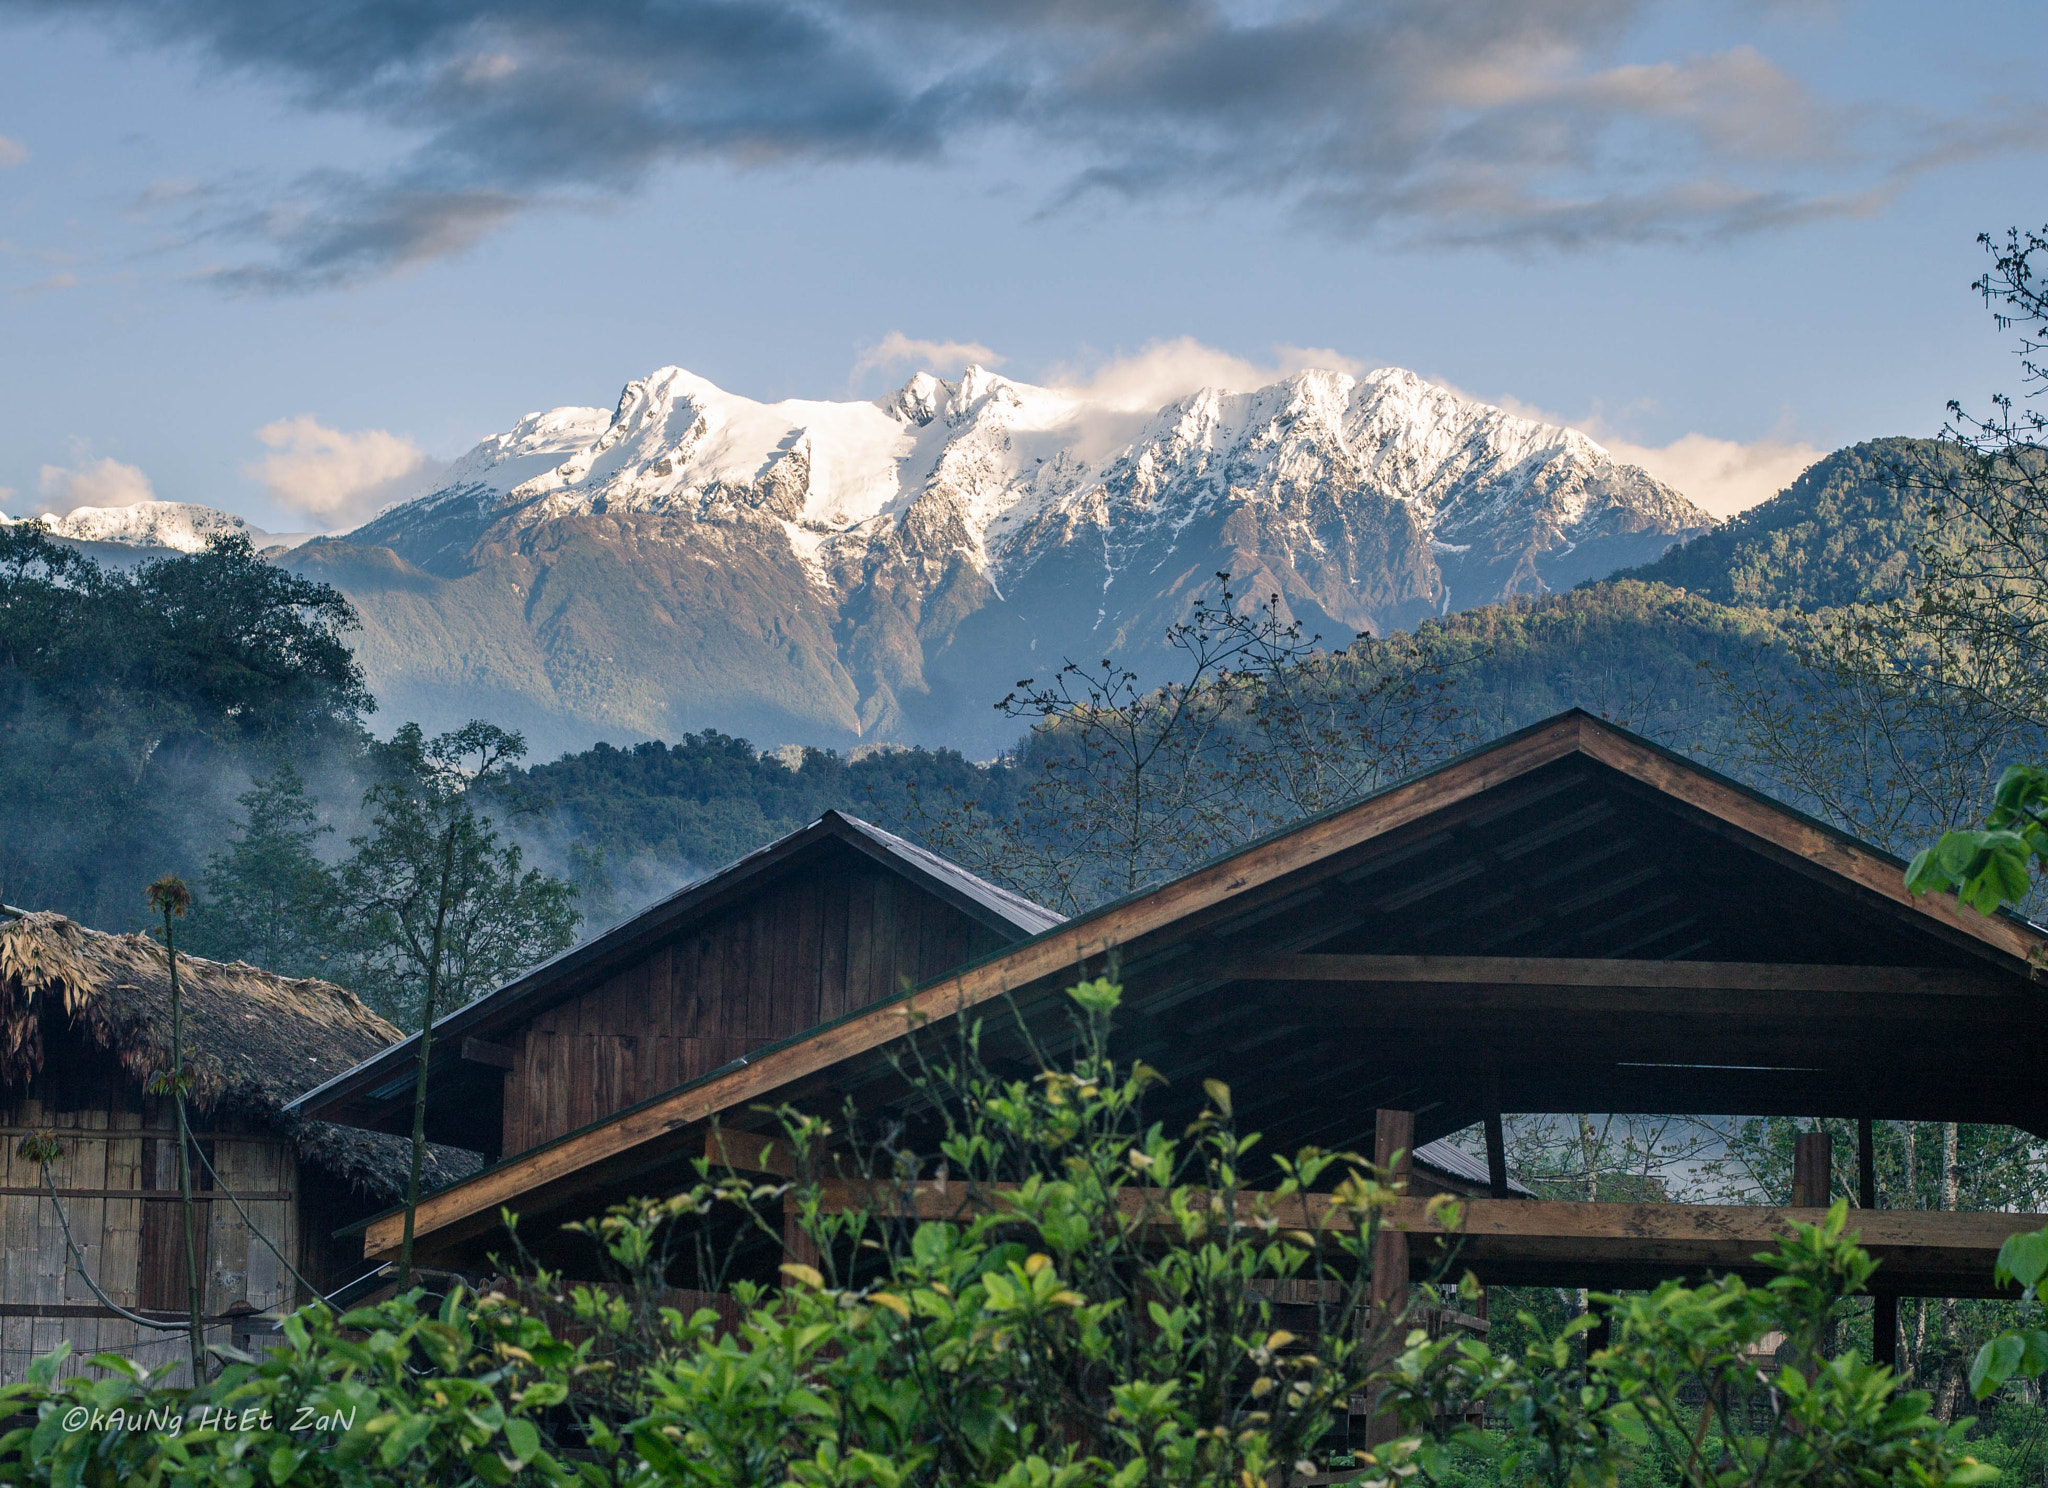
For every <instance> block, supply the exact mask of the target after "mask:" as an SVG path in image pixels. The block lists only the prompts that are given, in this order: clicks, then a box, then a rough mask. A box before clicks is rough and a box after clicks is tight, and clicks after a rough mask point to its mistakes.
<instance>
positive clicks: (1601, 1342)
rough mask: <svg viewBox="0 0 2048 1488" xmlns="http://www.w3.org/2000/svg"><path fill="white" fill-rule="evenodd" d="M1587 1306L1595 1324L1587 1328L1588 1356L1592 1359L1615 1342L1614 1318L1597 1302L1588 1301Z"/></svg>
mask: <svg viewBox="0 0 2048 1488" xmlns="http://www.w3.org/2000/svg"><path fill="white" fill-rule="evenodd" d="M1586 1306H1587V1309H1588V1310H1589V1311H1590V1312H1591V1313H1592V1314H1593V1326H1592V1327H1590V1328H1588V1329H1587V1330H1586V1357H1587V1358H1588V1359H1591V1358H1592V1357H1593V1355H1595V1354H1597V1353H1599V1352H1600V1350H1602V1349H1604V1348H1606V1347H1607V1346H1608V1345H1609V1344H1610V1343H1612V1342H1614V1319H1613V1318H1612V1317H1611V1316H1609V1314H1608V1311H1607V1309H1606V1308H1604V1307H1602V1306H1601V1305H1600V1304H1599V1303H1597V1302H1588V1303H1587V1304H1586Z"/></svg>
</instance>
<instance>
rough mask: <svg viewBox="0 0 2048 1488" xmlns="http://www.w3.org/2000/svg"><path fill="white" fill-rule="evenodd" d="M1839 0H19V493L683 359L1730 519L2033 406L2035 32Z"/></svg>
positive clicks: (35, 505)
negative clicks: (1997, 243) (1158, 402)
mask: <svg viewBox="0 0 2048 1488" xmlns="http://www.w3.org/2000/svg"><path fill="white" fill-rule="evenodd" d="M2039 20H2040V14H2039V9H2038V0H2034V3H2021V0H2014V3H1999V0H1985V3H1980V4H1977V5H1974V6H1972V7H1969V9H1968V11H1967V15H1966V16H1965V14H1964V13H1963V12H1961V11H1957V10H1954V9H1952V8H1950V7H1946V6H1932V5H1927V4H1924V3H1919V4H1912V3H1898V4H1875V3H1859V0H1781V3H1770V0H1721V3H1716V4H1700V5H1685V4H1656V3H1650V0H1642V3H1632V0H1378V3H1374V0H1353V3H1348V4H1346V3H1327V0H1299V3H1297V0H1209V3H1198V0H1187V3H1183V0H1004V3H998V4H992V3H983V0H943V3H940V0H760V3H731V0H606V3H603V4H589V3H582V0H505V3H498V4H491V5H484V4H478V3H474V0H406V3H393V0H295V3H293V4H289V5H287V4H282V3H279V0H44V3H37V0H0V408H4V410H5V412H4V417H0V490H4V491H5V492H6V494H5V495H0V509H4V510H7V511H9V512H15V513H20V512H25V511H32V510H37V509H52V510H59V511H61V510H67V509H69V508H70V507H72V506H76V505H82V504H117V503H121V502H126V501H133V500H137V499H146V498H147V497H149V496H151V495H154V496H156V497H158V498H162V499H173V500H189V501H201V502H206V503H209V504H212V505H217V506H221V507H225V508H227V509H229V510H232V511H237V512H241V513H243V514H245V515H247V516H248V517H249V518H250V519H251V520H253V521H255V522H257V523H258V524H259V525H261V526H264V527H267V528H269V529H271V530H273V531H284V530H305V529H309V528H312V529H327V528H335V527H341V526H346V525H349V524H350V523H351V522H353V521H355V520H359V519H360V517H361V516H362V515H363V514H365V513H366V512H367V511H369V510H372V509H374V508H375V506H377V505H378V504H380V503H382V502H383V501H386V500H389V499H392V498H393V497H395V496H399V495H404V494H409V493H410V492H411V491H413V490H416V489H418V488H419V487H420V486H421V484H422V483H423V482H425V481H427V480H429V479H430V478H431V475H432V473H433V471H434V470H435V469H436V468H437V466H438V463H439V462H442V461H445V460H446V459H448V458H450V457H452V456H454V455H456V454H459V453H460V452H461V451H462V450H463V449H465V448H466V447H467V446H468V445H469V444H470V443H472V442H474V441H475V440H476V439H477V438H479V437H481V436H482V435H485V434H487V433H491V432H494V431H496V430H499V429H502V428H504V427H506V426H508V425H509V424H510V423H511V422H512V421H513V420H514V419H516V418H517V417H518V416H520V415H521V414H523V413H525V412H527V411H529V410H533V409H539V408H545V407H552V406H555V405H559V404H564V403H595V404H606V405H608V404H609V403H610V402H611V401H612V400H613V399H614V398H615V397H616V395H617V392H618V389H619V387H620V385H621V384H622V383H624V382H625V381H626V380H627V379H629V378H631V377H635V376H638V375H641V374H643V373H645V372H647V371H649V370H650V369H652V368H654V367H656V366H659V365H662V364H665V363H670V362H673V363H679V364H681V365H683V366H686V367H689V368H690V369H692V370H693V371H696V372H698V373H701V374H702V375H704V376H707V377H709V378H711V379H713V380H714V381H716V382H719V383H720V384H722V385H724V386H726V387H728V388H731V389H733V390H735V391H738V392H742V393H746V394H749V395H751V396H754V397H760V398H778V397H788V396H807V397H836V396H849V395H862V396H872V395H874V394H877V393H879V392H881V391H882V390H884V389H885V388H886V387H888V386H889V385H891V384H892V383H894V382H896V381H899V380H900V379H901V378H902V377H904V376H906V375H907V374H908V373H910V372H911V371H914V370H916V369H917V368H919V367H920V366H929V367H930V368H931V369H932V370H935V371H939V372H941V373H951V372H955V371H957V370H958V368H959V366H960V365H961V364H962V363H963V362H964V361H966V360H969V359H972V360H979V361H983V362H985V363H988V364H990V365H997V366H1000V368H1001V369H1002V370H1003V371H1004V372H1006V373H1009V374H1011V375H1014V376H1019V377H1023V378H1027V379H1032V380H1041V381H1060V382H1070V383H1093V384H1095V385H1097V386H1098V387H1100V388H1102V389H1104V390H1105V391H1109V392H1114V393H1115V394H1117V395H1118V396H1120V397H1123V398H1125V399H1142V398H1146V397H1152V396H1154V395H1157V396H1158V397H1160V398H1162V399H1163V398H1164V397H1167V396H1171V395H1173V394H1174V393H1176V392H1179V391H1183V390H1185V389H1186V388H1187V387H1190V386H1193V385H1197V384H1199V383H1202V382H1224V383H1233V382H1235V383H1242V382H1245V381H1248V380H1252V379H1256V378H1258V377H1261V376H1270V375H1272V374H1274V373H1275V372H1280V371H1287V370H1292V369H1294V368H1297V367H1300V366H1304V365H1315V364H1325V365H1332V364H1334V365H1342V366H1347V367H1367V366H1373V365H1380V364H1386V363H1393V364H1397V365H1401V366H1406V367H1410V368H1413V369H1415V370H1416V371H1419V372H1421V373H1423V374H1424V375H1425V376H1428V377H1431V378H1434V379H1436V380H1439V381H1443V382H1446V383H1449V384H1451V385H1453V386H1456V387H1457V388H1459V389H1461V390H1463V391H1465V392H1467V393H1470V394H1473V395H1476V396H1480V397H1484V398H1486V399H1489V400H1491V401H1496V402H1501V403H1506V404H1508V405H1509V406H1513V407H1516V408H1520V409H1526V410H1530V411H1540V412H1542V413H1544V414H1546V415H1549V416H1553V417H1559V418H1563V419H1566V420H1569V421H1571V422H1574V423H1576V424H1578V425H1580V426H1581V427H1584V428H1586V429H1588V430H1589V432H1591V433H1593V434H1594V435H1595V436H1596V437H1598V438H1601V439H1603V440H1604V441H1606V442H1607V443H1608V444H1609V445H1610V447H1614V448H1616V449H1617V450H1618V451H1619V452H1621V453H1623V454H1625V455H1627V456H1628V457H1629V458H1633V459H1638V460H1641V461H1642V462H1643V463H1645V464H1648V465H1649V466H1650V468H1651V469H1652V470H1654V471H1656V472H1657V473H1658V474H1660V475H1662V476H1664V477H1665V478H1666V479H1667V480H1671V481H1672V482H1673V483H1674V484H1676V485H1678V486H1679V487H1680V488H1681V489H1683V490H1685V491H1687V492H1688V494H1691V495H1693V496H1694V497H1695V499H1699V500H1701V501H1703V502H1704V503H1706V504H1708V505H1709V506H1711V507H1713V508H1715V509H1717V510H1722V511H1727V510H1731V509H1733V508H1735V507H1737V506H1739V505H1741V504H1742V503H1744V502H1746V501H1748V500H1753V499H1756V498H1757V497H1760V496H1762V495H1765V494H1768V493H1769V492H1770V491H1771V490H1773V489H1775V487H1776V486H1777V484H1779V483H1780V482H1782V480H1784V479H1785V478H1787V477H1788V476H1789V475H1790V474H1792V473H1793V472H1795V471H1796V470H1797V468H1798V467H1799V465H1800V463H1801V462H1802V461H1803V460H1805V459H1809V458H1811V457H1812V456H1813V455H1814V454H1815V453H1817V452H1819V451H1823V450H1826V449H1830V448H1833V447H1836V446H1838V445H1841V444H1844V443H1849V442H1852V441H1854V440H1857V439H1861V438H1867V437H1871V436H1874V435H1880V434H1889V433H1897V432H1920V433H1925V432H1932V431H1933V430H1934V429H1936V428H1937V427H1938V426H1939V425H1940V422H1941V417H1942V407H1943V404H1944V403H1945V402H1946V400H1947V399H1949V398H1951V397H1961V398H1964V399H1966V400H1978V399H1981V398H1982V397H1983V396H1984V395H1985V394H1987V393H1988V392H1990V391H1993V390H1995V389H1998V388H2001V387H2004V386H2009V385H2010V384H2011V382H2012V377H2011V371H2012V366H2011V357H2010V354H2009V351H2008V347H2007V343H2005V342H2004V341H2002V340H2001V339H2000V338H1999V337H1998V335H1997V334H1996V332H1995V331H1994V330H1993V329H1992V327H1991V325H1990V322H1989V318H1988V317H1987V316H1986V314H1985V313H1984V310H1983V308H1982V306H1981V304H1980V303H1979V302H1978V301H1977V300H1976V298H1975V297H1973V296H1972V295H1971V293H1970V292H1969V283H1970V281H1971V279H1972V278H1973V277H1974V276H1975V275H1976V274H1977V272H1978V271H1979V266H1980V257H1981V255H1980V252H1979V250H1978V249H1977V248H1976V247H1975V245H1974V239H1975V236H1976V234H1977V233H1979V232H1980V231H1986V230H1999V229H2002V228H2003V227H2005V226H2007V225H2009V224H2013V223H2027V224H2035V225H2038V224H2040V223H2041V222H2042V221H2043V220H2044V219H2048V189H2044V188H2048V153H2044V146H2048V88H2044V87H2043V85H2042V82H2041V79H2042V77H2043V76H2044V69H2043V66H2042V64H2043V61H2044V57H2048V28H2043V27H2042V26H2041V25H2040V24H2039Z"/></svg>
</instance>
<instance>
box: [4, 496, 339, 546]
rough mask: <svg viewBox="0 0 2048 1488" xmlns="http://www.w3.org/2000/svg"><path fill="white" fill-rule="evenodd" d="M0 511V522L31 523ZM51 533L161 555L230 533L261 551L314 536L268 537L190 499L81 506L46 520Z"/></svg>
mask: <svg viewBox="0 0 2048 1488" xmlns="http://www.w3.org/2000/svg"><path fill="white" fill-rule="evenodd" d="M29 520H32V519H31V518H27V517H9V516H7V515H6V514H5V513H0V522H22V521H29ZM42 520H43V522H44V523H45V524H46V525H47V526H48V528H49V531H50V535H51V536H52V537H58V538H62V539H64V540H65V541H66V542H73V543H93V544H104V545H106V546H108V547H112V548H144V549H153V550H156V551H159V552H170V553H197V552H199V551H201V550H202V549H204V548H205V546H206V544H207V543H208V542H209V541H210V540H211V539H213V538H215V537H218V536H220V535H221V534H223V533H232V534H236V535H239V536H242V537H246V538H248V539H249V541H250V542H251V543H253V544H254V545H255V546H256V548H257V550H258V551H259V552H260V551H261V550H263V549H264V548H270V547H296V546H298V544H300V543H302V542H304V541H305V540H306V539H307V538H308V537H310V536H312V534H311V533H303V532H301V533H270V532H265V531H264V530H263V529H262V528H261V527H252V526H250V525H249V523H248V522H246V521H244V520H243V519H242V518H241V517H238V516H235V515H233V514H232V513H229V512H224V511H216V510H215V509H214V508H212V507H210V506H200V505H198V504H196V503H194V502H190V501H138V502H136V503H135V504H134V505H133V506H80V507H74V508H73V509H72V510H70V511H68V512H66V513H64V515H62V516H60V517H44V518H43V519H42Z"/></svg>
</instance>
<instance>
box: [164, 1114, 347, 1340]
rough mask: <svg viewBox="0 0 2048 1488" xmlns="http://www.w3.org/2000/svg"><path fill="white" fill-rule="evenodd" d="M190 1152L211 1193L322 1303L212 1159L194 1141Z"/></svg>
mask: <svg viewBox="0 0 2048 1488" xmlns="http://www.w3.org/2000/svg"><path fill="white" fill-rule="evenodd" d="M178 1114H179V1116H181V1117H185V1097H183V1096H182V1095H181V1096H179V1097H178ZM185 1129H186V1130H187V1131H190V1130H191V1129H192V1122H191V1119H190V1118H189V1117H185ZM192 1150H193V1151H194V1152H197V1153H198V1154H199V1161H200V1162H201V1163H203V1164H205V1166H206V1176H207V1177H209V1178H211V1179H212V1180H213V1191H214V1192H215V1193H224V1194H226V1195H227V1196H228V1202H229V1203H230V1204H233V1205H234V1206H235V1213H237V1214H239V1215H241V1216H242V1223H243V1224H244V1225H245V1226H247V1227H248V1230H249V1233H250V1234H252V1235H254V1236H255V1237H256V1238H257V1239H258V1240H261V1241H262V1242H263V1245H264V1248H265V1249H266V1250H268V1251H269V1252H270V1253H271V1254H272V1255H274V1256H276V1257H277V1263H278V1264H279V1265H280V1266H282V1267H284V1268H285V1270H287V1271H289V1272H291V1274H292V1277H293V1279H294V1280H296V1281H297V1282H298V1284H299V1285H300V1286H302V1287H304V1288H305V1289H306V1290H307V1291H309V1292H311V1293H312V1294H313V1295H314V1296H316V1297H320V1300H321V1301H322V1302H325V1301H326V1300H327V1299H326V1298H325V1297H321V1296H320V1288H318V1287H316V1286H314V1285H313V1283H312V1282H310V1281H308V1280H306V1276H305V1273H304V1272H302V1271H301V1270H299V1268H298V1267H297V1266H294V1265H293V1264H292V1263H291V1262H290V1261H288V1260H286V1259H285V1255H284V1252H283V1251H281V1250H279V1249H278V1248H277V1247H276V1246H275V1245H272V1244H271V1243H270V1237H269V1236H268V1235H266V1234H264V1233H263V1231H262V1230H261V1229H259V1228H258V1227H257V1224H256V1221H255V1220H253V1219H251V1218H250V1217H249V1211H248V1210H247V1209H244V1208H243V1207H242V1201H241V1200H240V1199H238V1198H236V1197H235V1191H234V1190H233V1189H232V1188H229V1187H228V1186H227V1185H226V1184H225V1183H223V1182H221V1178H220V1174H219V1172H217V1171H216V1170H215V1168H214V1166H213V1159H212V1158H210V1157H208V1156H207V1155H206V1149H205V1148H204V1147H203V1146H201V1145H200V1144H199V1143H198V1142H196V1141H195V1142H193V1144H192Z"/></svg>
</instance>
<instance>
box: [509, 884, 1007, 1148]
mask: <svg viewBox="0 0 2048 1488" xmlns="http://www.w3.org/2000/svg"><path fill="white" fill-rule="evenodd" d="M1001 943H1002V940H1001V937H999V936H998V935H997V934H996V932H995V931H993V930H990V929H988V928H987V927H986V926H984V925H981V924H980V923H978V922H977V921H975V920H972V919H970V918H969V917H968V916H967V915H965V914H963V913H961V912H960V911H959V910H957V909H955V908H953V907H952V906H951V905H950V904H947V903H946V902H944V901H943V900H941V899H938V898H936V897H935V896H933V895H932V894H930V893H928V892H926V891H925V890H924V889H921V888H919V887H918V886H916V885H915V884H912V883H910V882H909V881H908V880H906V879H904V878H901V877H899V876H898V875H896V874H894V873H891V872H888V871H887V870H885V869H882V868H879V867H875V866H872V865H869V864H868V863H866V862H865V861H864V860H861V859H858V858H857V857H855V855H853V854H851V853H849V854H847V860H846V861H844V862H841V863H838V864H835V865H833V866H831V867H829V868H825V869H822V870H813V871H807V872H801V873H794V874H791V875H790V876H789V877H787V878H784V879H783V880H781V881H780V882H778V883H775V884H772V885H769V886H768V887H766V888H764V889H763V890H761V891H760V892H759V893H757V894H755V895H753V896H752V897H750V898H749V899H747V900H746V901H744V902H743V903H740V904H737V905H734V906H732V907H731V908H729V909H727V910H725V911H722V912H720V913H718V914H716V915H714V916H712V917H710V918H709V919H707V920H705V921H704V922H702V923H700V924H698V925H696V926H694V927H692V928H691V929H690V930H689V931H687V932H686V933H684V934H682V935H680V936H678V937H677V938H675V939H674V940H671V941H669V942H667V943H666V944H664V945H662V946H660V947H658V948H656V949H655V950H653V951H652V952H651V953H650V954H649V955H648V956H646V957H645V958H644V959H642V960H641V961H639V962H637V963H636V964H634V965H632V966H630V967H628V968H626V969H625V970H624V971H622V972H620V973H618V974H617V975H615V976H613V977H612V978H611V979H610V980H608V981H606V982H605V983H604V984H603V985H601V986H598V987H595V988H593V989H592V990H591V991H589V992H587V993H585V994H584V995H583V996H581V997H578V998H576V999H574V1000H573V1001H570V1002H567V1003H563V1004H562V1005H561V1006H559V1007H556V1008H553V1009H551V1010H550V1011H548V1012H546V1013H543V1014H541V1015H540V1016H539V1017H537V1018H536V1019H534V1021H533V1022H532V1023H530V1024H528V1025H527V1026H526V1028H525V1029H523V1030H522V1031H521V1033H520V1035H519V1036H518V1038H517V1039H516V1040H514V1041H513V1042H514V1050H515V1055H516V1062H515V1063H514V1065H513V1068H512V1069H511V1071H510V1072H509V1073H508V1075H507V1077H506V1089H505V1145H504V1152H505V1154H506V1155H507V1156H510V1155H511V1154H513V1153H517V1152H524V1151H526V1150H527V1149H528V1148H530V1147H535V1146H538V1145H539V1144H540V1143H542V1142H546V1141H550V1140H552V1139H553V1138H555V1137H559V1136H561V1135H563V1134H564V1133H567V1132H571V1131H574V1130H576V1129H577V1128H578V1127H582V1126H587V1125H589V1124H590V1123H591V1122H593V1121H597V1120H600V1119H602V1118H603V1117H605V1116H608V1115H610V1114H612V1113H613V1112H614V1111H618V1110H621V1109H623V1108H624V1107H626V1106H630V1105H634V1104H636V1103H637V1102H639V1101H642V1100H646V1099H647V1098H649V1097H650V1096H654V1095H659V1094H660V1093H661V1092H663V1091H665V1090H671V1089H673V1088H675V1087H676V1086H677V1085H680V1084H682V1083H683V1082H685V1081H687V1080H693V1079H695V1078H697V1077H698V1076H699V1075H704V1074H708V1073H709V1072H710V1071H712V1070H714V1069H717V1068H718V1067H719V1066H720V1065H722V1064H725V1063H727V1062H728V1061H730V1060H734V1059H737V1058H739V1057H740V1056H741V1055H743V1054H748V1053H751V1052H752V1051H753V1050H755V1049H758V1048H760V1047H762V1046H763V1045H764V1044H771V1043H774V1042H776V1041H777V1040H779V1039H784V1038H788V1037H790V1036H791V1035H792V1034H797V1033H801V1032H803V1031H804V1030H805V1029H807V1028H811V1027H814V1026H816V1025H817V1024H819V1023H823V1022H827V1021H829V1020H831V1019H833V1018H837V1017H839V1016H840V1015H841V1014H842V1013H848V1012H851V1011H853V1010H854V1009H855V1008H859V1007H865V1006H867V1005H868V1004H869V1003H872V1002H875V1001H878V1000H880V999H881V998H884V997H888V996H890V995H891V994H893V993H895V992H896V991H898V990H899V989H900V988H901V987H902V986H904V985H905V984H906V983H907V984H909V985H913V986H914V985H916V984H918V983H921V982H925V981H929V980H930V979H931V978H933V977H936V976H938V975H940V974H941V973H943V972H945V971H947V970H948V969H950V968H952V967H954V966H958V965H960V964H961V963H962V962H964V961H968V960H971V959H973V958H974V957H976V956H980V955H983V954H985V953H986V952H988V951H992V950H994V949H995V948H996V947H997V946H998V945H999V944H1001Z"/></svg>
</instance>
